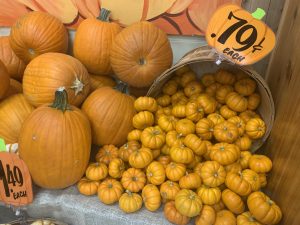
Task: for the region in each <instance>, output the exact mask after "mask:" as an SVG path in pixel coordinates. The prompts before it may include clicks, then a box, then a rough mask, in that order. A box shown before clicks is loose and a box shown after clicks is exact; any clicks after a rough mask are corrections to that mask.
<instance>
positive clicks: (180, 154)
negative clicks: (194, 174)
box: [170, 145, 194, 163]
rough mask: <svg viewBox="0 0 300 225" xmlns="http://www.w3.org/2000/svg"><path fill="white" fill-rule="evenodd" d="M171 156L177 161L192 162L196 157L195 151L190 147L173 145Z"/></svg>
mask: <svg viewBox="0 0 300 225" xmlns="http://www.w3.org/2000/svg"><path fill="white" fill-rule="evenodd" d="M170 156H171V159H172V160H173V161H174V162H177V163H191V162H192V161H193V158H194V153H193V151H192V150H191V149H190V148H187V147H185V146H184V145H181V146H173V147H171V149H170Z"/></svg>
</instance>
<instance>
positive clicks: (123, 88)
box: [114, 81, 129, 94]
mask: <svg viewBox="0 0 300 225" xmlns="http://www.w3.org/2000/svg"><path fill="white" fill-rule="evenodd" d="M114 89H115V90H118V91H120V92H122V93H124V94H129V90H128V85H127V84H126V83H124V82H122V81H117V85H116V86H115V87H114Z"/></svg>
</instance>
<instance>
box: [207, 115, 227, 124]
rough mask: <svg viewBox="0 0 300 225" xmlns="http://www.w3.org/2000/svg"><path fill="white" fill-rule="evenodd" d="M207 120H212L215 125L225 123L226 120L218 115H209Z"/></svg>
mask: <svg viewBox="0 0 300 225" xmlns="http://www.w3.org/2000/svg"><path fill="white" fill-rule="evenodd" d="M207 119H210V120H211V121H212V122H213V123H214V125H218V124H220V123H223V122H224V121H225V119H224V118H223V117H222V116H221V115H220V114H218V113H212V114H209V115H208V116H207Z"/></svg>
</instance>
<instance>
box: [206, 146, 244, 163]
mask: <svg viewBox="0 0 300 225" xmlns="http://www.w3.org/2000/svg"><path fill="white" fill-rule="evenodd" d="M210 158H211V159H212V160H215V161H217V162H218V163H220V164H221V165H224V166H226V165H229V164H232V163H234V162H235V161H237V160H238V159H239V158H240V150H239V148H238V147H237V146H236V145H234V144H228V143H218V144H215V145H213V146H212V148H211V152H210Z"/></svg>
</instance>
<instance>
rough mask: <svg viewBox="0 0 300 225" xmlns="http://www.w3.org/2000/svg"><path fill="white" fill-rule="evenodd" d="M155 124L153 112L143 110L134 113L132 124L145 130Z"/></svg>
mask: <svg viewBox="0 0 300 225" xmlns="http://www.w3.org/2000/svg"><path fill="white" fill-rule="evenodd" d="M153 124H154V116H153V114H152V113H151V112H148V111H142V112H139V113H137V114H135V115H134V117H133V118H132V125H133V127H134V128H137V129H140V130H143V129H145V128H146V127H150V126H152V125H153Z"/></svg>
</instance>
